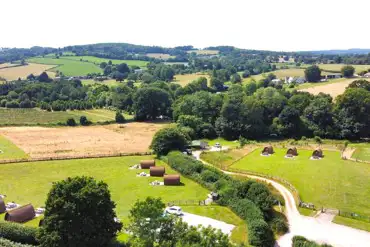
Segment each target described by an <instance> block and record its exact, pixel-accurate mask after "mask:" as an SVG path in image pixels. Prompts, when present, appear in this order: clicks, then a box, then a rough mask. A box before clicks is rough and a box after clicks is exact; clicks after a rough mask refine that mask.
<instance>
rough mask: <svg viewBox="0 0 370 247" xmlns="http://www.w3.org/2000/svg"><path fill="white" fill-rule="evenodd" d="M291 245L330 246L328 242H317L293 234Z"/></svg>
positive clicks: (302, 246)
mask: <svg viewBox="0 0 370 247" xmlns="http://www.w3.org/2000/svg"><path fill="white" fill-rule="evenodd" d="M292 247H332V246H331V245H328V244H317V243H315V242H313V241H310V240H308V239H306V238H305V237H302V236H294V237H293V244H292Z"/></svg>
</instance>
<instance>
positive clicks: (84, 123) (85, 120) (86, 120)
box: [80, 116, 91, 126]
mask: <svg viewBox="0 0 370 247" xmlns="http://www.w3.org/2000/svg"><path fill="white" fill-rule="evenodd" d="M80 124H81V125H82V126H87V125H90V124H91V122H90V121H89V120H88V119H87V118H86V117H85V116H81V117H80Z"/></svg>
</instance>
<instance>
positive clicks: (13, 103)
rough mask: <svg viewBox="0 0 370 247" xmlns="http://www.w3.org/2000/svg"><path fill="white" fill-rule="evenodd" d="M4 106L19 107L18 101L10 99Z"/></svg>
mask: <svg viewBox="0 0 370 247" xmlns="http://www.w3.org/2000/svg"><path fill="white" fill-rule="evenodd" d="M5 107H6V108H19V103H18V102H17V101H14V100H12V101H9V102H6V104H5Z"/></svg>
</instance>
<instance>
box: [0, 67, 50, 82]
mask: <svg viewBox="0 0 370 247" xmlns="http://www.w3.org/2000/svg"><path fill="white" fill-rule="evenodd" d="M55 66H56V65H50V64H49V65H46V64H35V63H30V64H28V65H25V66H18V67H11V68H2V69H0V77H2V78H5V79H6V80H8V81H13V80H18V78H21V79H26V77H27V76H28V75H29V74H34V75H40V74H41V73H42V72H44V71H47V70H50V69H52V68H54V67H55ZM48 75H49V77H55V74H54V73H53V72H51V73H50V72H48Z"/></svg>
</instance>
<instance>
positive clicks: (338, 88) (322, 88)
mask: <svg viewBox="0 0 370 247" xmlns="http://www.w3.org/2000/svg"><path fill="white" fill-rule="evenodd" d="M355 80H357V79H353V78H352V79H340V80H339V81H338V82H333V83H325V84H323V85H317V86H315V85H313V86H312V87H310V88H305V89H302V90H300V91H302V92H309V93H311V94H313V95H317V94H319V93H326V94H330V95H331V96H332V97H333V98H336V97H337V96H338V95H341V94H343V93H344V91H345V90H346V87H348V85H349V84H350V83H351V82H353V81H355Z"/></svg>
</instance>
